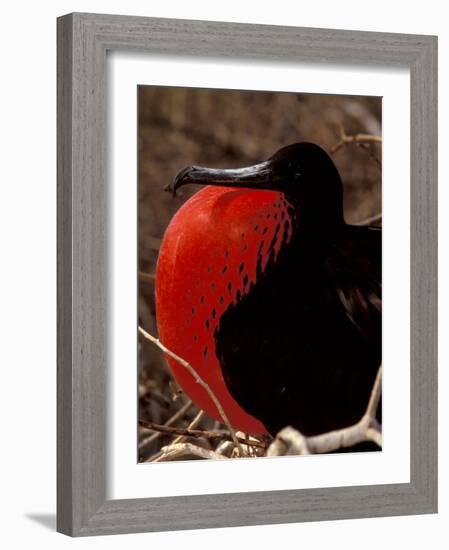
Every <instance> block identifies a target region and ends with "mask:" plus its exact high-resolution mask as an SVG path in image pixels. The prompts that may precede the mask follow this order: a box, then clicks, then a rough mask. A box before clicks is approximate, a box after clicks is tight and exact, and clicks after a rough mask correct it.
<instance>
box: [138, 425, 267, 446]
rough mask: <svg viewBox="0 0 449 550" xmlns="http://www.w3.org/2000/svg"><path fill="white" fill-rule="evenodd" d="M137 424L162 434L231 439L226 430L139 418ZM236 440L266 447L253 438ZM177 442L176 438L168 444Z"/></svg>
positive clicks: (239, 437)
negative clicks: (183, 426) (172, 424)
mask: <svg viewBox="0 0 449 550" xmlns="http://www.w3.org/2000/svg"><path fill="white" fill-rule="evenodd" d="M139 426H141V427H142V428H145V429H147V430H153V431H156V432H159V433H162V434H169V435H177V436H180V437H181V438H185V437H204V438H205V439H232V437H231V434H228V433H227V432H226V431H223V430H220V431H213V430H195V429H192V428H190V426H189V427H188V428H177V427H175V426H167V425H166V424H155V423H154V422H145V421H144V420H139ZM236 438H237V441H238V442H239V443H243V444H244V445H251V446H253V447H260V448H262V449H265V448H266V445H265V444H264V443H263V442H261V441H259V440H257V439H255V438H252V437H251V438H248V437H243V436H240V435H236ZM176 443H178V442H177V441H176V440H175V441H173V443H170V445H174V444H176Z"/></svg>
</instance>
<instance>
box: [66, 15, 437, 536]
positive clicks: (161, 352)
mask: <svg viewBox="0 0 449 550" xmlns="http://www.w3.org/2000/svg"><path fill="white" fill-rule="evenodd" d="M436 81H437V40H436V37H430V36H421V35H401V34H385V33H368V32H356V31H343V30H327V29H306V28H297V27H274V26H266V25H243V24H230V23H212V22H205V21H185V20H169V19H151V18H140V17H127V16H116V15H98V14H70V15H67V16H64V17H61V18H59V19H58V530H59V531H60V532H63V533H66V534H69V535H72V536H83V535H99V534H114V533H129V532H140V531H162V530H172V529H173V530H176V529H194V528H211V527H225V526H238V525H258V524H267V523H287V522H299V521H316V520H330V519H342V518H360V517H375V516H387V515H405V514H422V513H434V512H436V510H437V354H436V352H437V320H436V319H437V269H436V262H437V229H436V222H437V215H436V213H437V195H436V192H437V171H436V165H437V137H436V136H437V122H436V120H437V118H436V116H437V103H436V94H437V87H436Z"/></svg>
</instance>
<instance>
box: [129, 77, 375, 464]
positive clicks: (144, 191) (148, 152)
mask: <svg viewBox="0 0 449 550" xmlns="http://www.w3.org/2000/svg"><path fill="white" fill-rule="evenodd" d="M138 108H139V113H138V117H139V127H138V128H139V129H138V132H139V160H138V162H139V190H138V193H139V195H138V196H139V228H138V232H139V272H140V277H139V281H140V286H139V323H140V325H141V326H142V327H143V328H145V329H146V330H148V331H149V332H151V333H152V334H153V335H157V327H156V319H155V310H154V273H155V270H156V261H157V254H158V248H159V243H160V240H161V238H162V236H163V233H164V229H165V227H166V226H167V224H168V222H169V221H170V219H171V217H172V216H173V214H174V213H175V212H176V210H177V209H178V208H179V207H180V205H181V204H182V203H183V202H184V201H185V200H186V199H187V198H188V197H189V196H191V195H192V194H193V193H194V192H195V191H196V189H194V186H189V188H188V189H185V190H184V189H183V190H182V194H180V195H179V196H177V197H172V196H171V194H169V193H166V192H164V190H163V188H164V187H165V186H166V185H167V184H168V183H170V182H171V181H172V180H173V178H174V176H175V175H176V173H177V172H178V171H179V170H180V169H181V168H183V167H185V166H186V165H189V164H200V165H206V166H214V167H237V166H245V165H249V164H254V163H256V162H260V161H261V160H265V159H266V158H268V157H269V156H271V155H272V154H273V153H275V152H276V151H277V150H278V149H280V148H281V147H283V146H285V145H289V144H291V143H295V142H298V141H311V142H314V143H316V144H318V145H320V146H321V147H323V148H324V149H325V150H326V151H328V152H329V153H331V156H332V158H333V160H334V162H335V164H336V166H337V168H338V170H339V172H340V175H341V178H342V180H343V184H344V209H345V218H346V221H347V222H349V223H355V222H357V221H359V220H362V219H365V218H369V217H371V216H373V215H376V214H378V213H379V212H380V211H381V167H380V158H381V157H380V155H381V147H380V146H379V145H378V144H357V143H353V144H347V145H345V146H343V147H341V148H339V149H338V150H337V151H335V152H332V150H333V149H334V148H335V146H336V145H337V144H338V143H339V142H340V141H341V132H342V130H343V131H344V132H345V133H346V134H347V135H355V134H358V133H366V134H373V135H376V136H380V135H381V112H382V103H381V99H380V98H376V97H356V96H333V95H318V94H316V95H315V94H299V93H279V92H252V91H238V90H210V89H195V88H165V87H153V86H140V87H139V89H138ZM140 358H141V364H140V384H139V396H140V401H139V403H140V411H139V415H140V418H141V419H143V420H149V421H152V422H156V423H161V424H162V423H165V422H167V420H170V418H171V417H172V416H173V415H174V414H175V413H176V412H177V411H179V409H180V408H182V407H184V408H185V409H186V410H185V413H183V414H182V415H180V418H179V419H175V423H174V424H175V425H177V426H185V425H186V424H187V423H188V422H189V421H190V420H191V419H192V418H194V417H195V415H196V413H197V412H198V411H197V410H196V409H195V407H194V406H193V405H190V406H189V407H186V405H187V404H188V399H187V397H186V396H183V395H182V394H179V393H178V392H177V389H176V387H175V385H174V384H173V382H172V381H171V379H170V374H169V372H168V371H167V369H166V366H165V363H164V360H163V357H162V355H161V353H160V351H159V350H157V349H155V348H154V347H153V346H151V345H150V344H148V343H147V342H144V341H141V349H140ZM213 424H214V423H213V421H212V420H211V419H208V418H203V419H202V421H201V423H200V426H201V427H203V428H211V427H213ZM215 428H217V426H215ZM139 439H140V441H141V445H140V450H139V459H140V460H146V459H148V458H149V457H151V456H152V455H153V454H154V453H157V451H158V450H159V449H160V447H161V445H164V444H166V443H167V442H168V441H170V436H166V435H160V434H154V433H151V432H149V431H147V430H143V429H142V428H140V429H139ZM196 444H198V441H196ZM204 444H205V445H206V444H207V442H204Z"/></svg>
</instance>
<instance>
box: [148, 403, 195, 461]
mask: <svg viewBox="0 0 449 550" xmlns="http://www.w3.org/2000/svg"><path fill="white" fill-rule="evenodd" d="M192 404H193V402H192V400H190V399H189V401H187V403H185V404H184V405H183V406H182V407H181V408H180V409H179V410H177V411H176V412H175V414H174V415H173V416H171V417H170V418H169V419H168V420H167V421H166V422H165V423H164V426H166V427H168V426H171V425H172V424H174V423H175V422H177V421H178V420H179V419H181V418H182V417H183V416H184V415H185V413H186V412H187V411H188V410H189V409H190V407H191V406H192ZM143 427H144V428H145V426H143ZM147 429H151V428H147ZM152 431H153V430H152ZM161 434H162V432H161V431H158V432H154V431H153V433H152V434H151V435H150V436H149V437H147V438H146V439H142V441H141V442H140V443H139V451H141V450H142V449H144V448H145V447H147V446H148V445H150V444H151V443H153V441H156V439H158V437H159V436H160V435H161Z"/></svg>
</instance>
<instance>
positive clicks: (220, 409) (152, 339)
mask: <svg viewBox="0 0 449 550" xmlns="http://www.w3.org/2000/svg"><path fill="white" fill-rule="evenodd" d="M139 332H140V333H141V334H142V335H143V336H144V337H145V338H146V339H147V340H149V341H150V342H152V343H153V344H155V345H156V346H157V347H158V348H159V349H160V350H162V351H163V352H164V353H166V354H167V355H168V356H169V357H171V358H172V359H174V360H175V361H177V362H178V363H179V364H180V365H181V366H182V367H184V368H185V369H186V370H187V371H188V372H189V373H190V374H191V375H192V376H193V377H194V379H195V380H196V381H197V382H198V384H200V386H202V387H203V388H204V389H205V390H206V392H207V394H208V395H209V397H210V398H211V399H212V401H213V403H214V405H215V406H216V407H217V409H218V412H219V413H220V416H221V418H222V419H223V422H224V424H226V427H227V428H228V430H229V433H230V434H231V437H232V440H233V441H234V443H235V446H236V447H237V449H238V450H239V453H240V454H241V456H243V455H244V453H243V449H242V447H241V445H240V443H239V441H238V439H237V436H236V435H235V431H234V429H233V427H232V426H231V423H230V422H229V419H228V417H227V415H226V413H225V411H224V409H223V407H222V406H221V403H220V401H219V400H218V399H217V397H216V395H215V394H214V392H213V391H212V389H211V388H210V386H209V384H207V382H205V381H204V380H203V379H202V378H201V376H200V375H199V374H198V373H197V372H196V370H195V369H194V368H193V367H192V365H190V363H188V362H187V361H186V360H185V359H183V358H182V357H180V356H179V355H176V353H173V352H172V351H171V350H169V349H168V348H167V347H165V346H164V344H163V343H162V342H161V341H160V340H159V339H158V338H155V337H154V336H153V335H151V334H150V333H148V332H147V331H146V330H144V329H143V328H142V327H139Z"/></svg>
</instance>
